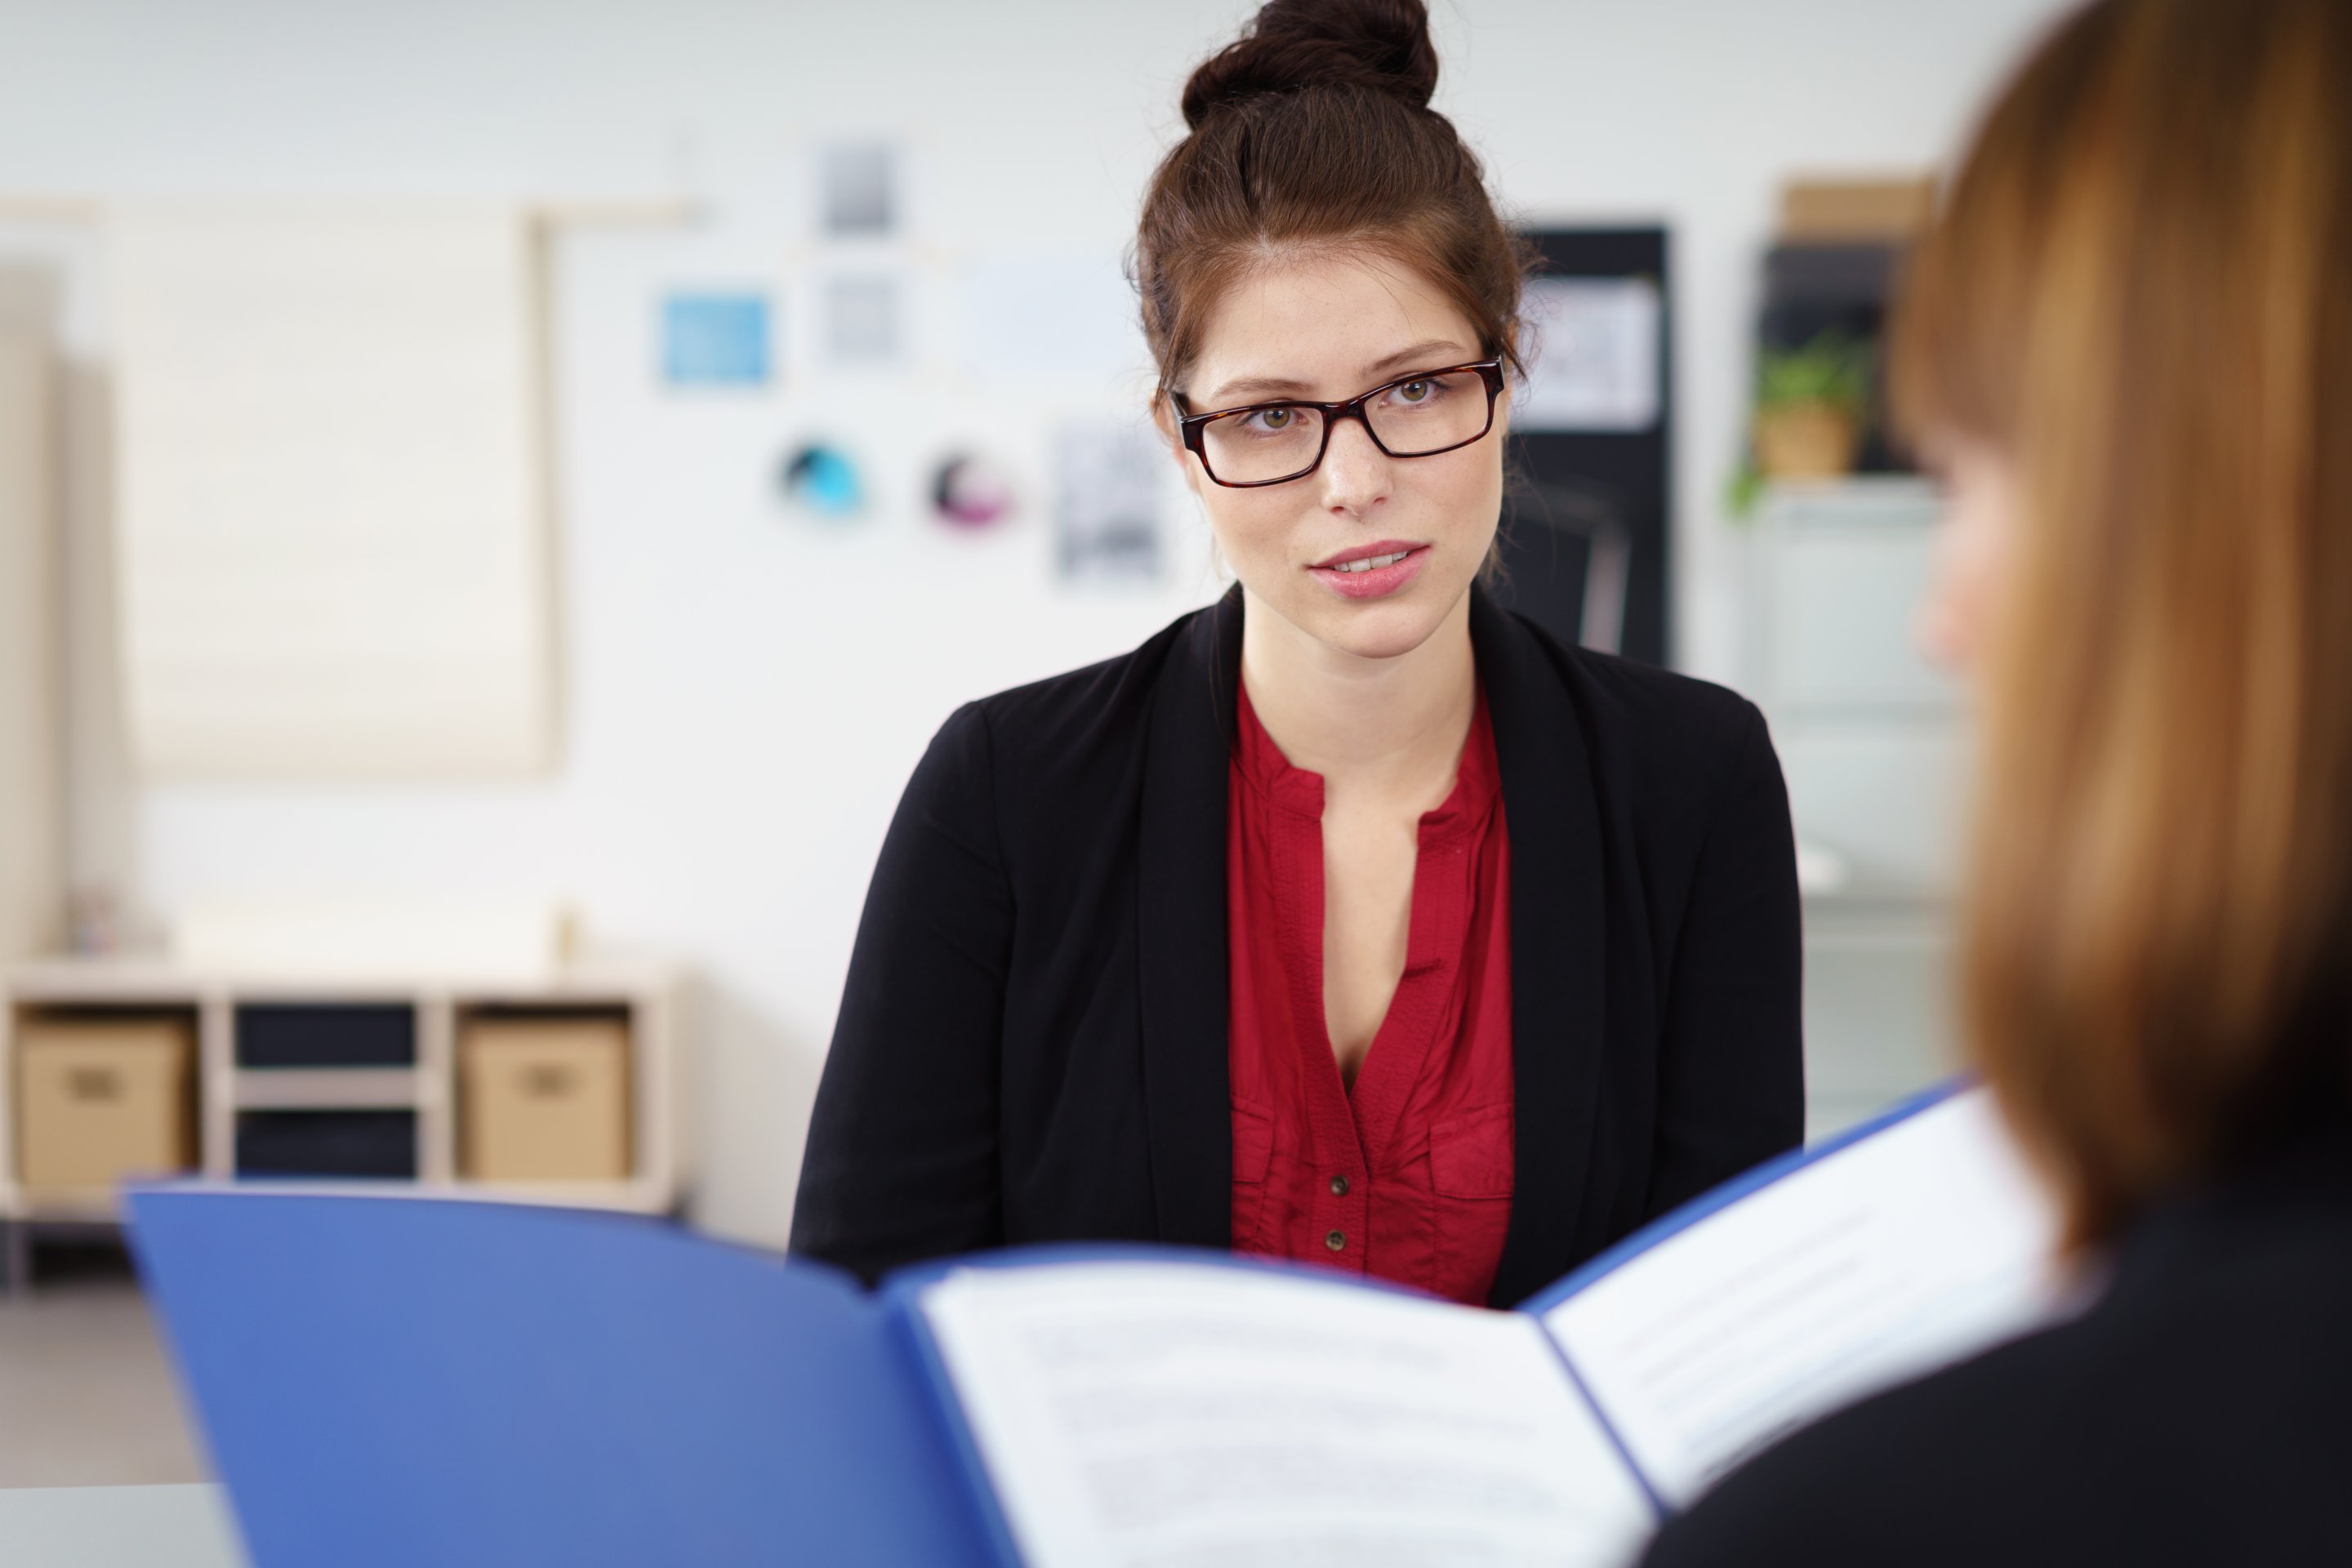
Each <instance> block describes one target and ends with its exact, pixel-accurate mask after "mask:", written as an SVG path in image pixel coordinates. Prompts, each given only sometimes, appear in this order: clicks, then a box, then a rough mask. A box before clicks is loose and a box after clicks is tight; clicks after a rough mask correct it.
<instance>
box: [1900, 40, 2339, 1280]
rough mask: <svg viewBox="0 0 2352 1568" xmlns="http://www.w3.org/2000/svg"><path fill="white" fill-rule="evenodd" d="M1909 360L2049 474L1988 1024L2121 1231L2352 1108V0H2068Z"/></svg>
mask: <svg viewBox="0 0 2352 1568" xmlns="http://www.w3.org/2000/svg"><path fill="white" fill-rule="evenodd" d="M1895 381H1896V385H1895V393H1896V402H1897V405H1898V410H1899V411H1900V412H1901V413H1902V414H1903V415H1904V416H1905V418H1906V422H1907V423H1909V424H1910V425H1911V426H1913V428H1914V431H1915V433H1916V434H1917V435H1920V436H1921V437H1924V438H1926V439H1927V441H1928V443H1929V444H1930V445H1931V446H1932V445H1933V443H1934V442H1935V441H1936V440H1937V439H1939V438H1940V439H1944V440H1948V441H1962V442H1968V441H1972V442H1975V443H1977V444H1979V445H1980V446H1982V447H1989V448H1991V449H1995V450H1997V451H1999V452H2000V454H2001V455H2002V456H2003V457H2005V458H2007V459H2008V460H2009V462H2010V466H2011V471H2012V472H2013V473H2015V474H2016V475H2017V477H2018V478H2019V479H2020V481H2021V509H2022V516H2021V520H2020V524H2019V533H2018V537H2017V540H2016V542H2015V550H2016V554H2015V559H2014V560H2013V562H2012V563H2011V571H2010V574H2009V590H2008V593H2007V595H2006V603H2005V605H2004V607H2003V609H2002V611H2001V612H2000V616H1999V619H1998V621H1997V623H1996V625H1995V626H1994V627H1993V628H1992V635H1991V638H1990V647H1989V648H1988V654H1987V660H1986V663H1987V668H1985V670H1984V672H1983V674H1984V677H1985V683H1986V684H1985V693H1984V695H1985V703H1984V709H1985V713H1986V720H1987V723H1986V734H1985V756H1984V760H1983V763H1982V772H1981V776H1980V788H1979V800H1978V813H1979V822H1978V826H1977V833H1976V846H1975V854H1974V856H1973V857H1972V862H1971V868H1970V875H1971V878H1972V880H1973V887H1972V889H1971V902H1970V906H1969V916H1968V934H1967V947H1968V954H1967V960H1966V985H1967V990H1966V996H1967V1007H1968V1012H1969V1032H1970V1036H1971V1038H1972V1041H1973V1044H1974V1047H1975V1050H1976V1053H1977V1055H1978V1057H1979V1060H1980V1061H1981V1063H1982V1065H1983V1066H1984V1068H1985V1069H1986V1072H1987V1075H1988V1077H1989V1078H1990V1080H1991V1082H1992V1084H1993V1086H1994V1088H1995V1089H1997V1090H1998V1091H1999V1092H2000V1095H2001V1097H2002V1100H2003V1102H2004V1104H2005V1106H2006V1107H2007V1109H2008V1110H2009V1111H2010V1113H2011V1119H2012V1121H2014V1122H2015V1123H2016V1124H2017V1125H2018V1127H2019V1128H2020V1130H2021V1131H2022V1132H2023V1133H2024V1135H2025V1136H2026V1138H2027V1141H2028V1142H2029V1143H2030V1144H2032V1146H2033V1147H2034V1148H2035V1149H2036V1150H2037V1151H2038V1152H2040V1153H2041V1154H2042V1156H2043V1158H2044V1159H2045V1161H2046V1163H2048V1164H2049V1166H2050V1167H2051V1168H2052V1170H2053V1173H2054V1174H2055V1175H2056V1176H2057V1177H2058V1178H2059V1180H2060V1182H2061V1184H2062V1185H2063V1189H2064V1190H2065V1192H2066V1194H2067V1196H2068V1198H2069V1201H2070V1204H2071V1207H2072V1211H2073V1215H2074V1235H2075V1237H2076V1238H2077V1239H2078V1240H2088V1239H2095V1238H2098V1237H2105V1236H2106V1235H2108V1234H2110V1233H2112V1232H2113V1231H2114V1230H2115V1229H2116V1228H2117V1227H2118V1226H2121V1225H2123V1224H2124V1223H2126V1222H2127V1221H2128V1220H2130V1219H2131V1218H2132V1217H2133V1216H2134V1215H2135V1214H2136V1213H2137V1211H2139V1210H2140V1209H2141V1208H2144V1207H2145V1206H2146V1205H2147V1203H2148V1202H2149V1201H2150V1200H2151V1199H2152V1198H2154V1197H2155V1196H2156V1195H2157V1194H2159V1193H2161V1192H2162V1191H2164V1190H2165V1189H2166V1188H2168V1187H2169V1186H2172V1185H2174V1184H2179V1183H2180V1182H2183V1181H2189V1180H2193V1179H2195V1178H2197V1177H2199V1176H2200V1175H2203V1174H2205V1173H2209V1172H2210V1171H2212V1170H2213V1169H2214V1168H2215V1167H2216V1166H2218V1165H2221V1164H2226V1163H2229V1162H2230V1161H2231V1160H2232V1159H2234V1158H2236V1157H2238V1155H2239V1154H2240V1153H2242V1152H2243V1151H2244V1150H2245V1149H2247V1148H2248V1147H2249V1146H2250V1145H2252V1144H2254V1143H2257V1142H2261V1141H2263V1139H2265V1138H2267V1137H2269V1136H2271V1135H2273V1133H2275V1132H2276V1131H2278V1130H2279V1129H2280V1128H2281V1126H2282V1125H2283V1123H2284V1121H2286V1120H2287V1119H2289V1118H2291V1117H2293V1116H2295V1115H2299V1114H2307V1113H2310V1112H2312V1111H2313V1110H2315V1109H2317V1110H2321V1111H2324V1112H2325V1113H2326V1114H2327V1115H2329V1116H2331V1117H2352V1089H2347V1084H2352V1039H2347V1034H2346V1031H2345V1028H2344V1024H2345V1021H2346V1019H2347V1017H2352V1012H2347V1003H2348V1002H2352V980H2347V975H2352V963H2347V960H2352V953H2347V952H2345V951H2344V946H2345V942H2346V939H2347V929H2352V928H2348V927H2347V915H2352V436H2348V435H2347V432H2352V6H2347V5H2344V4H2343V3H2342V0H2097V3H2095V4H2093V5H2089V6H2087V7H2086V8H2084V10H2082V11H2080V12H2078V13H2076V14H2075V15H2074V16H2073V17H2071V18H2070V19H2069V20H2068V21H2067V22H2066V23H2065V24H2064V25H2063V26H2061V27H2060V28H2059V30H2058V31H2057V32H2056V33H2054V34H2053V36H2052V37H2051V38H2050V39H2049V40H2048V41H2047V42H2046V43H2045V44H2044V45H2043V46H2042V47H2041V48H2040V49H2039V50H2038V51H2037V52H2036V53H2035V55H2034V56H2033V57H2032V58H2031V59H2030V60H2029V61H2028V62H2027V64H2026V65H2025V66H2024V68H2022V70H2021V72H2020V74H2019V75H2018V76H2017V78H2016V79H2014V80H2013V81H2012V82H2011V85H2010V86H2009V87H2008V89H2006V90H2005V92H2004V93H2003V94H2002V96H2001V97H2000V100H1998V102H1997V103H1996V104H1995V106H1994V107H1993V109H1992V110H1991V111H1990V114H1989V115H1988V116H1987V118H1986V120H1985V121H1984V122H1983V124H1982V126H1981V128H1980V129H1979V132H1978V135H1977V137H1976V139H1975V142H1974V144H1973V146H1972V147H1971V149H1970V151H1969V154H1968V157H1967V160H1966V163H1965V164H1964V166H1963V168H1962V170H1961V172H1960V173H1959V174H1958V177H1957V179H1956V180H1955V182H1954V184H1953V185H1952V187H1951V190H1950V191H1949V193H1948V201H1947V204H1946V206H1945V209H1944V211H1943V213H1942V215H1941V216H1940V217H1939V220H1938V222H1937V226H1936V228H1935V230H1934V231H1933V233H1932V234H1931V235H1930V236H1929V237H1928V239H1927V242H1926V244H1925V245H1924V246H1923V247H1922V248H1921V251H1920V254H1919V256H1918V257H1917V258H1916V262H1915V264H1914V268H1913V276H1912V279H1911V288H1910V289H1909V297H1908V299H1907V300H1906V305H1905V310H1904V315H1903V318H1902V320H1901V322H1900V325H1899V328H1898V338H1897V347H1896V362H1895Z"/></svg>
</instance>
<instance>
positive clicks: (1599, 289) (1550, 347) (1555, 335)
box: [1511, 278, 1663, 433]
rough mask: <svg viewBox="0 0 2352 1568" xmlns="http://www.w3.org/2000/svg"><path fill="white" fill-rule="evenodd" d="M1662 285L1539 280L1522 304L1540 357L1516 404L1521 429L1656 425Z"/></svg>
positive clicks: (1633, 281) (1513, 416)
mask: <svg viewBox="0 0 2352 1568" xmlns="http://www.w3.org/2000/svg"><path fill="white" fill-rule="evenodd" d="M1660 303H1661V302H1660V300H1659V297H1658V285H1657V283H1656V281H1655V280H1654V279H1649V278H1538V279H1535V280H1534V281H1533V282H1531V283H1529V284H1528V289H1527V296H1526V299H1525V300H1524V301H1523V302H1522V304H1521V307H1520V310H1521V313H1522V315H1523V316H1524V317H1525V319H1526V321H1527V324H1528V327H1529V328H1531V329H1532V330H1533V338H1534V343H1535V351H1536V353H1535V362H1534V363H1533V364H1532V365H1531V366H1529V368H1528V379H1527V381H1526V382H1525V384H1523V385H1522V386H1521V387H1520V389H1519V395H1518V397H1517V401H1516V403H1515V404H1514V406H1513V408H1512V410H1511V423H1512V426H1513V427H1514V428H1516V429H1519V430H1587V431H1615V432H1620V433H1632V432H1637V431H1642V430H1648V429H1651V428H1653V427H1654V426H1656V424H1657V423H1658V415H1659V412H1660V407H1659V405H1660V399H1659V384H1658V383H1659V374H1658V371H1659V365H1658V361H1659V352H1658V351H1659V325H1660V321H1661V320H1662V316H1663V312H1662V310H1661V308H1660Z"/></svg>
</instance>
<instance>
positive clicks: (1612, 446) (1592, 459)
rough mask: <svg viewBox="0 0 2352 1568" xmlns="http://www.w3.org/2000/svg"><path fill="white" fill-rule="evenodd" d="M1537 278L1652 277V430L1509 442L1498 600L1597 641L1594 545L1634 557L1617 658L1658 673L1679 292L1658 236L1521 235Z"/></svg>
mask: <svg viewBox="0 0 2352 1568" xmlns="http://www.w3.org/2000/svg"><path fill="white" fill-rule="evenodd" d="M1528 240H1529V242H1530V243H1531V244H1533V245H1534V246H1535V247H1536V248H1537V250H1538V253H1539V254H1540V255H1541V257H1542V267H1541V269H1540V271H1541V274H1542V275H1546V276H1554V277H1566V278H1637V277H1638V278H1647V279H1651V280H1652V281H1653V282H1654V283H1655V284H1656V285H1657V288H1658V296H1659V300H1660V302H1661V310H1660V314H1659V330H1658V345H1657V352H1658V399H1659V408H1660V414H1659V418H1658V423H1657V424H1656V425H1655V426H1653V427H1652V428H1650V429H1648V430H1643V431H1622V432H1621V431H1591V432H1586V431H1531V432H1526V433H1522V434H1517V435H1514V436H1513V437H1511V445H1512V454H1511V471H1512V473H1513V475H1514V476H1515V479H1516V481H1517V482H1515V483H1514V484H1513V485H1512V487H1511V494H1510V496H1509V498H1508V499H1507V500H1506V501H1505V503H1504V510H1503V543H1502V563H1503V573H1504V575H1503V580H1502V582H1501V583H1499V584H1497V587H1496V596H1497V597H1499V598H1500V599H1501V600H1502V602H1503V603H1504V604H1506V605H1509V606H1510V607H1511V608H1513V609H1515V610H1517V611H1519V612H1521V613H1522V614H1524V615H1527V616H1531V617H1532V618H1534V619H1535V620H1536V621H1537V622H1538V623H1539V624H1541V625H1542V626H1544V627H1546V628H1547V629H1548V630H1549V631H1550V632H1551V633H1552V634H1553V635H1554V636H1556V637H1559V638H1560V639H1561V640H1562V641H1564V642H1570V643H1576V642H1591V641H1595V640H1598V639H1596V637H1594V636H1593V635H1592V634H1593V632H1594V630H1595V628H1593V627H1590V626H1587V625H1586V624H1585V617H1584V608H1585V597H1586V595H1585V575H1586V569H1587V566H1588V564H1589V563H1591V561H1592V560H1593V559H1594V546H1595V542H1596V541H1612V540H1614V541H1617V542H1620V549H1621V552H1629V553H1630V563H1629V565H1628V567H1627V570H1626V573H1625V576H1626V586H1625V594H1624V599H1623V612H1622V626H1620V627H1619V629H1618V637H1617V639H1616V641H1617V651H1619V652H1621V653H1623V654H1626V655H1628V656H1630V657H1632V658H1639V659H1643V660H1646V661H1648V662H1650V663H1652V664H1664V663H1665V662H1666V660H1667V657H1668V653H1669V650H1670V647H1671V637H1672V631H1673V628H1672V626H1670V625H1669V624H1668V620H1667V604H1668V577H1667V574H1668V569H1669V564H1670V563H1669V557H1668V548H1667V546H1668V538H1669V531H1670V522H1669V520H1670V518H1671V517H1672V515H1673V509H1672V500H1673V498H1672V492H1671V489H1670V476H1671V472H1672V466H1673V461H1674V406H1675V402H1674V391H1675V389H1674V380H1673V364H1674V355H1673V339H1674V311H1673V299H1674V293H1673V289H1672V288H1671V287H1670V286H1669V284H1670V279H1669V276H1668V272H1667V255H1668V247H1667V236H1666V231H1665V230H1664V229H1663V228H1576V229H1545V230H1540V231H1538V232H1535V233H1531V234H1529V235H1528Z"/></svg>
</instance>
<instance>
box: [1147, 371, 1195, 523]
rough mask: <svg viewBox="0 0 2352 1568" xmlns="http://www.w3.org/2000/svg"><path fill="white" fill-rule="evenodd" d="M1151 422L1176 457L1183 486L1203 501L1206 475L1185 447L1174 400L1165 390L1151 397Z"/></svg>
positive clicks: (1173, 456)
mask: <svg viewBox="0 0 2352 1568" xmlns="http://www.w3.org/2000/svg"><path fill="white" fill-rule="evenodd" d="M1151 424H1152V426H1153V428H1155V429H1157V430H1158V431H1159V432H1160V439H1161V440H1163V441H1165V442H1167V443H1168V455H1169V456H1170V457H1171V458H1175V459H1176V467H1177V468H1178V469H1179V470H1180V471H1181V473H1182V474H1183V476H1184V488H1185V489H1189V490H1191V491H1192V493H1193V494H1194V495H1196V496H1200V497H1202V500H1203V501H1205V500H1206V499H1207V494H1208V492H1207V489H1206V488H1205V487H1206V485H1207V483H1208V475H1207V473H1206V472H1205V471H1204V470H1202V467H1201V465H1200V464H1199V463H1197V462H1195V461H1194V460H1193V458H1192V453H1191V452H1190V451H1188V450H1186V449H1185V447H1184V438H1183V437H1182V436H1181V434H1180V433H1179V432H1178V430H1177V428H1176V405H1175V402H1174V400H1173V399H1172V398H1171V396H1170V395H1168V394H1167V393H1165V392H1162V393H1160V394H1158V395H1155V396H1154V397H1153V398H1152V399H1151Z"/></svg>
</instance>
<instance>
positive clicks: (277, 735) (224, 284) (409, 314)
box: [108, 202, 555, 779]
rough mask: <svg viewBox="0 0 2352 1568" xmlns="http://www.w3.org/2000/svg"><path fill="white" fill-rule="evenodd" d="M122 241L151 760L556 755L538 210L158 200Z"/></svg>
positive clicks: (139, 680)
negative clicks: (533, 218) (534, 215)
mask: <svg viewBox="0 0 2352 1568" xmlns="http://www.w3.org/2000/svg"><path fill="white" fill-rule="evenodd" d="M108 229H109V238H110V247H109V256H110V266H111V272H112V277H111V283H112V298H113V306H114V319H115V331H116V339H115V341H116V344H117V353H118V363H117V376H118V405H117V408H118V427H117V440H116V461H117V479H118V492H117V493H118V498H119V508H120V510H119V520H120V544H121V550H120V560H121V626H122V638H123V669H124V679H125V683H126V690H125V694H124V695H125V701H126V709H127V713H128V720H129V724H130V728H131V742H132V746H133V748H134V752H135V754H136V756H137V757H138V759H139V762H140V763H141V765H142V767H143V768H144V769H145V770H146V771H147V772H149V773H151V774H154V775H161V776H180V777H210V778H233V779H282V778H306V777H307V778H317V777H349V778H364V779H380V778H402V777H405V778H436V777H439V778H478V777H484V776H501V775H503V776H512V775H519V774H524V773H532V772H535V771H538V770H540V769H541V768H543V767H544V766H545V765H546V764H547V763H548V762H549V760H550V753H551V750H552V742H553V732H554V706H555V704H554V697H553V689H554V647H553V624H552V616H553V610H552V605H551V582H550V577H551V563H550V552H551V544H550V540H549V537H548V519H547V495H546V489H547V483H546V477H545V476H546V462H545V448H544V442H543V435H542V418H543V409H542V405H543V396H544V395H543V385H542V374H541V365H542V358H541V342H540V338H541V310H540V300H539V292H540V286H541V282H540V279H541V272H540V268H539V267H538V265H537V255H536V247H535V240H534V234H533V229H532V225H531V223H530V219H529V218H528V216H526V215H525V214H524V213H522V212H521V211H520V210H518V209H515V208H511V207H495V208H487V207H392V208H385V207H381V206H372V207H361V206H349V205H316V204H294V203H277V204H242V205H235V204H222V203H198V202H149V203H142V204H136V205H123V206H121V207H118V208H115V209H113V210H112V211H110V214H109V217H108Z"/></svg>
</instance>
